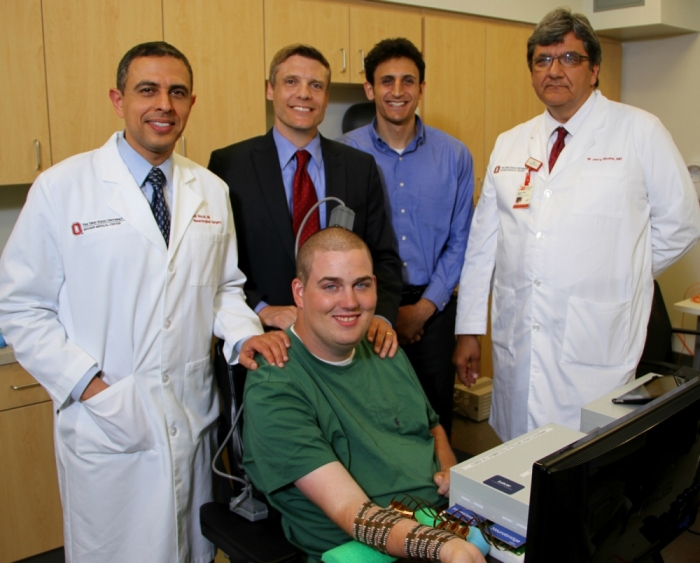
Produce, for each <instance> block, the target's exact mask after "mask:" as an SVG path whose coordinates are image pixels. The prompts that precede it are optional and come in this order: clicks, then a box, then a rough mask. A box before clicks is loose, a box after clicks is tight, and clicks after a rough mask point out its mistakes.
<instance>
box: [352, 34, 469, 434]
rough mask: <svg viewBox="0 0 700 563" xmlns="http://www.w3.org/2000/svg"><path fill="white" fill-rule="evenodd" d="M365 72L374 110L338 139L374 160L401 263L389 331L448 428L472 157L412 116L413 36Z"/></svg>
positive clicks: (417, 78) (415, 80) (417, 64)
mask: <svg viewBox="0 0 700 563" xmlns="http://www.w3.org/2000/svg"><path fill="white" fill-rule="evenodd" d="M365 73H366V77H367V82H365V93H366V94H367V97H368V98H369V99H370V100H374V102H375V105H376V108H377V115H376V117H375V119H374V120H373V121H372V123H371V124H370V125H367V126H365V127H361V128H359V129H356V130H354V131H351V132H349V133H347V134H346V135H344V136H343V137H341V138H340V139H339V141H340V142H342V143H345V144H348V145H350V146H353V147H355V148H358V149H360V150H362V151H365V152H368V153H370V154H372V155H373V156H374V158H375V160H376V161H377V165H378V166H379V171H380V175H381V178H382V184H383V185H384V190H385V196H386V206H387V208H388V209H389V210H390V217H391V220H392V226H393V228H394V232H395V233H396V238H397V248H398V250H399V255H400V257H401V262H402V266H403V269H402V275H403V290H402V296H401V305H400V307H399V314H398V319H397V322H396V325H395V328H396V332H397V334H398V335H399V342H400V343H401V344H402V345H403V347H404V350H405V351H406V354H407V355H408V357H409V359H410V360H411V364H412V365H413V368H414V369H415V371H416V373H417V374H418V378H419V379H420V382H421V384H422V385H423V389H424V390H425V393H426V395H427V396H428V399H429V400H430V403H431V405H432V406H433V409H435V411H436V412H437V413H438V415H439V416H440V423H441V424H442V425H443V427H444V428H445V430H446V431H447V433H448V436H449V435H450V433H451V428H452V396H453V384H454V368H453V367H452V360H451V358H452V352H453V349H454V336H453V332H454V325H455V314H456V299H455V298H454V297H453V292H454V289H455V286H456V285H457V282H458V281H459V275H460V270H461V268H462V263H463V261H464V252H465V249H466V246H467V238H468V235H469V226H470V223H471V219H472V213H473V209H474V206H473V193H474V170H473V160H472V156H471V154H470V153H469V150H468V149H467V147H465V146H464V144H463V143H461V142H460V141H458V140H457V139H455V138H453V137H450V136H449V135H447V134H446V133H443V132H442V131H439V130H437V129H434V128H432V127H428V126H427V125H424V124H423V122H422V121H421V119H420V117H418V116H417V115H416V109H417V108H418V103H419V102H420V99H421V96H422V95H423V88H424V87H425V81H424V79H425V62H424V61H423V56H422V55H421V53H420V51H419V50H418V49H417V48H416V46H415V45H413V43H411V42H410V41H409V40H408V39H403V38H397V39H385V40H383V41H380V42H379V43H377V45H375V46H374V48H373V49H372V50H371V51H370V52H369V53H368V55H367V58H366V59H365Z"/></svg>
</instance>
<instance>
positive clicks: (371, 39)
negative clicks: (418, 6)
mask: <svg viewBox="0 0 700 563" xmlns="http://www.w3.org/2000/svg"><path fill="white" fill-rule="evenodd" d="M422 20H423V18H422V16H421V15H420V14H419V13H416V12H412V11H408V10H402V9H399V8H398V7H396V8H393V9H386V10H382V9H378V8H370V7H366V6H351V7H350V43H349V46H348V50H349V52H350V57H349V59H350V62H349V64H350V82H351V83H353V84H364V82H365V64H364V58H365V56H366V55H367V53H368V52H369V50H370V49H372V47H374V46H375V45H376V44H377V43H379V42H380V41H381V40H382V39H388V38H391V37H405V38H406V39H408V40H410V41H411V42H412V43H413V44H414V45H415V46H416V47H418V49H420V50H422V49H423V29H422V23H423V22H422Z"/></svg>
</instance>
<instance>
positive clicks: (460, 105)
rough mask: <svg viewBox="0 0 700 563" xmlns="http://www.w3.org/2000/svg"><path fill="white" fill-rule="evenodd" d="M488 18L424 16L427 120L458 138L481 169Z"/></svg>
mask: <svg viewBox="0 0 700 563" xmlns="http://www.w3.org/2000/svg"><path fill="white" fill-rule="evenodd" d="M485 35H486V24H485V23H484V22H481V21H476V20H472V19H468V18H460V17H440V16H426V17H425V36H424V38H423V40H424V47H425V48H424V51H423V55H424V58H425V67H426V81H425V82H426V89H425V95H424V96H423V108H424V112H423V113H424V116H425V122H426V123H427V124H428V125H432V126H433V127H437V128H438V129H442V130H443V131H445V132H446V133H449V134H450V135H452V136H453V137H456V138H457V139H459V140H460V141H462V142H463V143H464V144H465V145H467V147H468V148H469V150H470V151H471V153H472V156H473V157H474V177H475V178H476V177H477V176H478V175H480V174H481V171H483V169H484V98H485V97H486V96H485V95H484V61H485Z"/></svg>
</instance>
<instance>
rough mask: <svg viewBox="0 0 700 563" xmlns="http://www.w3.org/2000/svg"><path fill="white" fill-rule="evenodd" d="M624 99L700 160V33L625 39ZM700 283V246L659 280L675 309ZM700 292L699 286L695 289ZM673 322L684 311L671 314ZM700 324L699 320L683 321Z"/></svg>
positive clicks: (684, 152)
mask: <svg viewBox="0 0 700 563" xmlns="http://www.w3.org/2000/svg"><path fill="white" fill-rule="evenodd" d="M622 101H623V102H624V103H627V104H631V105H633V106H637V107H640V108H642V109H645V110H647V111H649V112H651V113H653V114H654V115H656V116H658V117H659V118H660V119H661V121H662V122H663V124H664V125H665V126H666V128H667V129H668V130H669V131H670V132H671V135H672V136H673V139H674V141H675V142H676V145H677V146H678V148H679V150H680V151H681V154H682V155H683V158H684V159H685V161H686V164H700V35H698V34H693V35H683V36H680V37H672V38H668V39H657V40H649V41H638V42H632V43H625V44H624V46H623V58H622ZM696 282H700V245H698V246H696V247H695V248H694V249H692V250H691V251H690V252H689V253H688V254H687V255H686V256H684V257H683V258H682V259H681V260H680V261H679V262H677V263H676V264H674V265H673V266H672V267H671V268H669V270H668V271H666V272H664V273H663V274H662V275H661V276H660V278H659V283H660V285H661V290H662V293H663V295H664V299H665V301H666V306H667V308H668V309H669V310H670V311H671V310H672V308H673V305H672V304H673V303H674V302H677V301H681V300H682V299H684V297H685V292H686V290H687V289H688V288H690V286H691V285H692V284H694V283H696ZM695 292H696V293H700V287H696V288H695ZM671 320H672V322H673V324H674V326H680V324H681V314H680V313H675V312H672V313H671ZM683 324H684V326H686V327H688V328H694V327H695V318H694V317H693V318H688V316H687V315H686V318H685V319H683Z"/></svg>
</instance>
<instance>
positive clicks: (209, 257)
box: [189, 232, 226, 287]
mask: <svg viewBox="0 0 700 563" xmlns="http://www.w3.org/2000/svg"><path fill="white" fill-rule="evenodd" d="M225 239H226V235H222V234H217V233H203V232H191V233H190V234H189V244H190V254H191V256H192V268H191V270H190V285H194V286H199V287H202V286H206V287H214V286H216V285H217V284H218V283H219V270H220V269H221V256H222V255H223V253H224V244H225Z"/></svg>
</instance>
